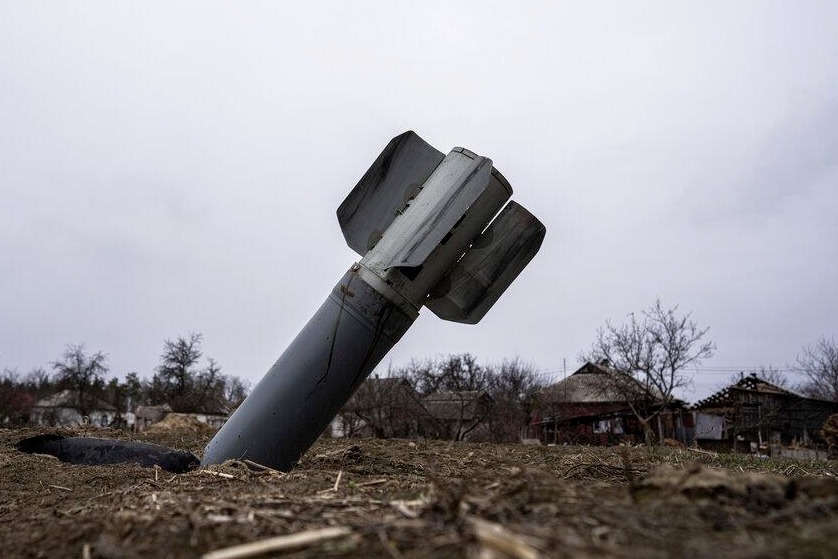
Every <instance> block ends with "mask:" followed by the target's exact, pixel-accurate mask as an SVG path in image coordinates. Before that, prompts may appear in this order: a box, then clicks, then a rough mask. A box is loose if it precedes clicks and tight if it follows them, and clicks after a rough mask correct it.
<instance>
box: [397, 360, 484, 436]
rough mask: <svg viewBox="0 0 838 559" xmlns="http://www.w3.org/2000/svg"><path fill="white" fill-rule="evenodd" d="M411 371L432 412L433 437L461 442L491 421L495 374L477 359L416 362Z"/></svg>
mask: <svg viewBox="0 0 838 559" xmlns="http://www.w3.org/2000/svg"><path fill="white" fill-rule="evenodd" d="M408 369H409V371H408V375H409V377H410V378H412V380H413V382H414V385H415V386H416V389H417V391H418V392H419V394H420V395H421V396H422V397H423V403H424V405H425V408H426V409H427V410H428V414H429V417H428V422H429V423H430V424H431V431H432V432H431V433H430V434H431V435H433V436H436V437H439V438H447V439H453V440H456V441H461V440H464V439H465V438H466V436H467V435H469V434H470V433H471V432H473V431H474V430H475V429H477V428H478V427H479V426H480V425H482V424H483V423H484V422H485V421H486V420H487V419H488V416H489V413H490V411H491V409H490V406H489V405H488V404H487V400H489V399H490V396H489V395H488V388H489V378H490V374H491V373H490V371H489V369H488V368H486V367H483V366H481V365H480V364H478V363H477V359H476V358H475V357H474V356H473V355H471V354H469V353H463V354H459V355H448V356H445V357H440V358H437V359H428V360H426V361H425V362H423V363H417V362H412V363H411V364H410V366H409V368H408Z"/></svg>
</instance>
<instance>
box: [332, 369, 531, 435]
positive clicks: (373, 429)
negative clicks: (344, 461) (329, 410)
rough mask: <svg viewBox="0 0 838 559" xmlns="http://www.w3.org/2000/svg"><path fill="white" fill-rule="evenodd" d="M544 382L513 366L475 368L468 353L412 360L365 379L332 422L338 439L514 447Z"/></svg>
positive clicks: (523, 430)
mask: <svg viewBox="0 0 838 559" xmlns="http://www.w3.org/2000/svg"><path fill="white" fill-rule="evenodd" d="M544 387H545V382H544V380H543V379H542V377H541V375H539V374H538V372H537V371H536V369H535V367H534V366H533V365H531V364H529V363H526V362H524V361H522V360H521V359H520V358H517V357H516V358H513V359H507V360H504V361H503V362H501V363H499V364H480V363H478V361H477V358H476V357H475V356H474V355H471V354H470V353H463V354H452V355H446V356H439V357H435V358H428V359H424V360H413V361H411V362H410V363H409V364H408V365H406V366H403V367H397V368H390V369H389V370H388V372H387V375H386V376H385V377H384V378H378V377H374V378H372V379H368V380H367V381H366V382H365V383H364V384H363V385H361V387H360V388H359V389H358V391H357V392H356V393H355V394H354V395H353V396H352V398H350V400H349V401H348V402H347V404H346V405H345V406H344V408H343V409H342V410H341V413H340V414H339V420H340V421H341V422H342V427H343V430H344V433H345V434H346V435H347V436H356V435H358V434H360V433H362V432H365V433H367V434H371V435H373V436H376V437H380V438H391V437H412V436H424V437H429V438H442V439H451V440H463V439H464V438H466V437H469V438H470V439H471V440H485V441H493V442H507V441H518V440H519V439H520V438H521V436H522V433H523V432H525V430H526V428H527V426H528V425H529V424H530V422H531V421H532V419H533V414H534V413H535V412H536V411H537V398H538V395H539V394H540V393H541V391H542V389H543V388H544Z"/></svg>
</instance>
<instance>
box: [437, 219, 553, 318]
mask: <svg viewBox="0 0 838 559" xmlns="http://www.w3.org/2000/svg"><path fill="white" fill-rule="evenodd" d="M544 234H545V228H544V225H543V224H542V223H541V222H540V221H539V220H538V219H537V218H536V217H535V216H534V215H532V214H531V213H530V212H529V211H527V210H526V209H525V208H524V207H523V206H521V205H520V204H517V203H515V202H509V203H508V204H507V205H506V207H505V208H504V209H503V210H502V211H501V212H500V214H498V216H497V217H496V218H495V219H494V221H492V223H491V224H489V226H488V227H487V228H486V230H485V231H483V233H481V234H480V236H479V237H477V239H475V241H474V243H473V244H472V246H471V248H470V249H469V250H468V252H466V253H465V255H464V256H463V257H462V258H461V259H460V261H459V262H458V263H457V264H456V265H455V266H454V268H452V269H451V271H450V272H449V273H448V274H447V275H446V276H445V277H444V278H442V280H441V281H440V282H439V283H438V284H437V285H436V286H435V287H434V288H433V289H432V290H431V292H430V295H429V296H428V300H427V301H426V302H425V305H426V306H427V307H428V308H429V309H431V311H432V312H433V313H434V314H435V315H437V316H438V317H439V318H442V319H444V320H451V321H454V322H464V323H466V324H476V323H477V322H479V321H480V319H481V318H483V316H485V314H486V313H487V312H488V311H489V309H490V308H492V305H494V304H495V301H497V300H498V298H499V297H500V296H501V295H502V294H503V292H504V291H506V288H508V287H509V285H510V284H511V283H512V282H513V281H514V280H515V278H516V277H518V274H520V273H521V271H522V270H523V269H524V268H525V267H526V265H527V264H528V263H529V261H530V260H532V258H533V256H535V254H536V253H537V252H538V249H539V248H540V247H541V242H542V241H543V240H544Z"/></svg>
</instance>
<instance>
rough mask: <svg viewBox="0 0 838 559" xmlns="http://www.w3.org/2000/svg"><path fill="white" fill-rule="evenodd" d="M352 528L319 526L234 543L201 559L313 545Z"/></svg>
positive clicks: (237, 558) (231, 558)
mask: <svg viewBox="0 0 838 559" xmlns="http://www.w3.org/2000/svg"><path fill="white" fill-rule="evenodd" d="M351 533H352V530H351V529H350V528H348V527H346V526H339V527H335V528H321V529H319V530H306V531H304V532H297V533H296V534H288V535H285V536H277V537H275V538H268V539H266V540H262V541H258V542H250V543H245V544H241V545H234V546H232V547H227V548H224V549H217V550H215V551H210V552H209V553H205V554H204V555H203V556H202V559H242V558H244V557H253V556H254V555H260V554H262V553H269V552H275V551H284V550H287V549H293V548H298V547H306V546H310V545H314V544H317V543H320V542H323V541H326V540H331V539H335V538H340V537H343V536H348V535H350V534H351Z"/></svg>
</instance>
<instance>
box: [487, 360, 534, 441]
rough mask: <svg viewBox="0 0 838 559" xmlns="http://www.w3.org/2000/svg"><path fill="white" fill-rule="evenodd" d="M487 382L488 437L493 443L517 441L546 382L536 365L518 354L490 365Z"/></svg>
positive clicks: (526, 426) (531, 416) (526, 425)
mask: <svg viewBox="0 0 838 559" xmlns="http://www.w3.org/2000/svg"><path fill="white" fill-rule="evenodd" d="M488 382H489V386H488V392H489V394H490V395H491V397H492V407H491V415H490V417H489V424H490V434H491V439H492V440H493V441H495V442H517V441H518V440H520V439H521V438H522V436H526V434H527V433H526V430H527V428H528V426H529V425H530V422H531V421H532V418H533V414H534V413H535V411H536V409H537V407H538V398H539V395H540V394H541V392H542V390H543V388H544V386H545V383H544V382H543V381H542V380H541V379H540V378H539V376H538V374H537V373H536V370H535V367H533V366H532V365H531V364H529V363H525V362H523V361H522V360H521V359H520V358H519V357H514V358H512V359H506V360H504V361H503V362H502V363H501V364H500V365H499V366H497V367H492V368H489V379H488Z"/></svg>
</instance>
